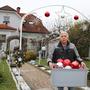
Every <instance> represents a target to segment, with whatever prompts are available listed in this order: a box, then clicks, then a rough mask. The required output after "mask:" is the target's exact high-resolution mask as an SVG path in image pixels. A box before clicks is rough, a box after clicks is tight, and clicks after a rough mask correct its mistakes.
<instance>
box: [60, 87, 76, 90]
mask: <svg viewBox="0 0 90 90" xmlns="http://www.w3.org/2000/svg"><path fill="white" fill-rule="evenodd" d="M58 90H64V87H58ZM68 90H75V88H73V87H68Z"/></svg>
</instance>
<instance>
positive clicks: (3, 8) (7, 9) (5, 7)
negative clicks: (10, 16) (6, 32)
mask: <svg viewBox="0 0 90 90" xmlns="http://www.w3.org/2000/svg"><path fill="white" fill-rule="evenodd" d="M0 10H6V11H16V10H15V9H13V8H11V7H10V6H8V5H6V6H3V7H1V8H0Z"/></svg>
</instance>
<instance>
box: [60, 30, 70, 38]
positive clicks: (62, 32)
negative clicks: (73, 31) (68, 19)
mask: <svg viewBox="0 0 90 90" xmlns="http://www.w3.org/2000/svg"><path fill="white" fill-rule="evenodd" d="M62 34H65V35H66V36H67V38H69V34H68V33H67V32H66V31H61V32H60V38H61V35H62Z"/></svg>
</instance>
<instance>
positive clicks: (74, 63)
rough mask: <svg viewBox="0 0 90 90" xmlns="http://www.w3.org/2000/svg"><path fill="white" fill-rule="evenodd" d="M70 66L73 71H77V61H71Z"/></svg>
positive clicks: (78, 65)
mask: <svg viewBox="0 0 90 90" xmlns="http://www.w3.org/2000/svg"><path fill="white" fill-rule="evenodd" d="M71 66H72V68H73V69H79V68H80V64H79V62H78V61H73V62H72V64H71Z"/></svg>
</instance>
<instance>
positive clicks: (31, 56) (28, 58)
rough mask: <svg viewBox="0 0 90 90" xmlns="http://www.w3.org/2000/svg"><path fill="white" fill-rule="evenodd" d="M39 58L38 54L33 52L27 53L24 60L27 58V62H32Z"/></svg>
mask: <svg viewBox="0 0 90 90" xmlns="http://www.w3.org/2000/svg"><path fill="white" fill-rule="evenodd" d="M36 57H37V55H36V53H35V52H33V51H26V52H25V53H24V58H25V61H26V62H27V61H30V60H35V59H36Z"/></svg>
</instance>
